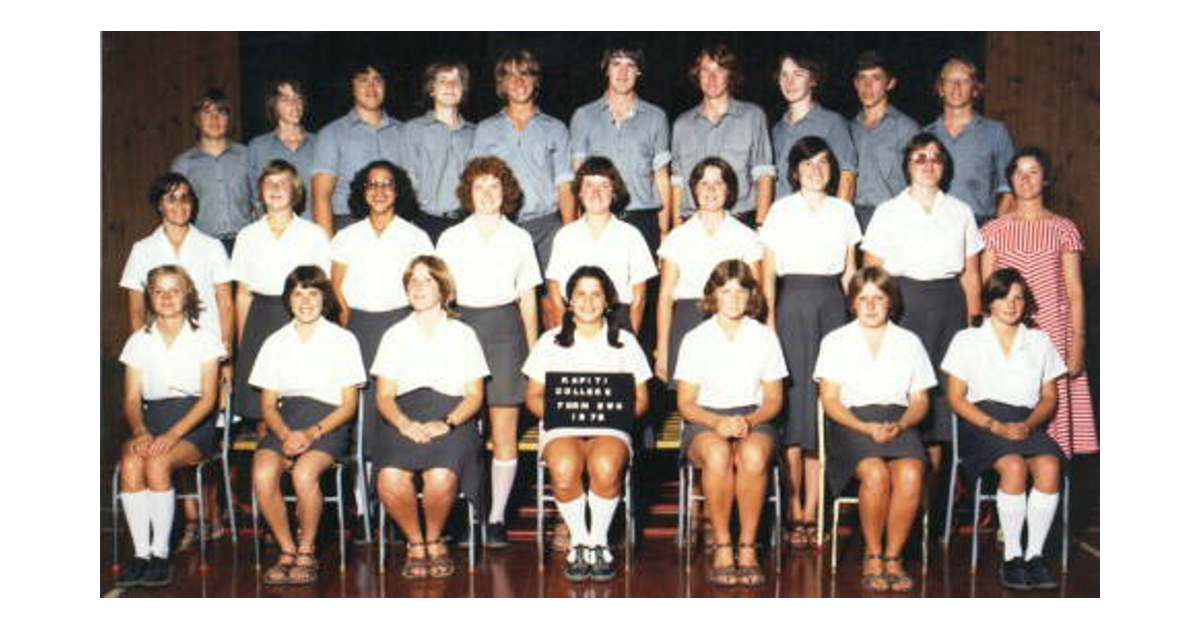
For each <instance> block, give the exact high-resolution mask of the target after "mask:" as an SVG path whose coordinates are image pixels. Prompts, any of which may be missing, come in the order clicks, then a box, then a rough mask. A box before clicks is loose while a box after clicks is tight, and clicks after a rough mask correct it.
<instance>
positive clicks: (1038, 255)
mask: <svg viewBox="0 0 1200 630" xmlns="http://www.w3.org/2000/svg"><path fill="white" fill-rule="evenodd" d="M980 233H981V235H982V236H983V241H984V243H985V246H986V247H987V250H988V251H989V252H991V253H992V255H993V256H994V260H995V264H994V266H993V268H994V269H999V268H1001V267H1014V268H1016V269H1017V271H1020V272H1021V275H1023V276H1025V281H1026V282H1028V283H1029V288H1030V290H1031V291H1033V297H1034V299H1035V300H1037V306H1038V311H1037V313H1036V314H1035V315H1034V317H1033V320H1034V323H1036V324H1037V327H1038V328H1040V329H1042V330H1044V331H1046V333H1047V334H1049V335H1050V340H1051V341H1053V342H1054V347H1055V348H1057V349H1058V352H1059V354H1061V355H1062V358H1063V361H1066V360H1067V354H1068V350H1069V348H1070V344H1071V302H1070V300H1069V299H1068V298H1067V286H1066V282H1065V280H1064V277H1063V253H1064V252H1081V251H1083V238H1081V237H1080V236H1079V230H1078V229H1077V228H1076V227H1075V224H1074V223H1072V222H1071V220H1070V219H1067V218H1065V217H1061V216H1058V215H1051V216H1050V217H1048V218H1044V219H1037V220H1033V221H1028V220H1019V219H1017V217H1016V215H1015V214H1008V215H1005V216H1003V217H1001V218H998V219H996V220H995V221H992V222H991V223H988V224H987V225H986V226H984V227H983V229H982V230H980ZM1095 418H1096V416H1095V413H1094V412H1093V410H1092V395H1091V391H1090V390H1089V389H1088V377H1087V372H1086V371H1085V372H1083V373H1081V374H1080V375H1079V376H1077V377H1075V378H1070V377H1063V378H1061V379H1059V380H1058V411H1057V412H1056V413H1055V415H1054V419H1053V420H1051V421H1050V426H1049V427H1048V429H1047V431H1048V432H1049V434H1050V437H1051V438H1053V439H1054V441H1055V442H1058V445H1059V446H1060V447H1061V448H1062V450H1063V452H1064V453H1066V454H1067V456H1068V457H1069V456H1071V455H1073V454H1075V453H1082V454H1086V453H1095V452H1097V451H1099V450H1100V439H1099V436H1098V435H1097V434H1096V420H1095Z"/></svg>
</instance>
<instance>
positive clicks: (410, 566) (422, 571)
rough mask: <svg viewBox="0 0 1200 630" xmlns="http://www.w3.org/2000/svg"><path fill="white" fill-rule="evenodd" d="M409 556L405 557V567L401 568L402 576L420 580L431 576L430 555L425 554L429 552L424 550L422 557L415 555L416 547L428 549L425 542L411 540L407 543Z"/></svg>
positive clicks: (407, 578)
mask: <svg viewBox="0 0 1200 630" xmlns="http://www.w3.org/2000/svg"><path fill="white" fill-rule="evenodd" d="M407 549H408V557H406V558H405V559H404V568H403V569H401V570H400V577H402V578H404V579H406V580H419V579H422V578H426V577H429V557H428V556H427V555H424V554H426V553H428V552H427V551H423V552H422V555H421V557H419V558H418V557H417V556H415V555H413V550H414V549H426V546H425V543H424V542H410V543H408V545H407Z"/></svg>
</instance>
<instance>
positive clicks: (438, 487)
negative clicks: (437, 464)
mask: <svg viewBox="0 0 1200 630" xmlns="http://www.w3.org/2000/svg"><path fill="white" fill-rule="evenodd" d="M424 481H425V498H426V499H430V498H435V499H452V498H454V494H455V491H456V490H458V476H457V475H455V474H454V472H453V471H450V470H447V469H445V468H437V469H435V470H430V471H428V472H426V473H425V475H424Z"/></svg>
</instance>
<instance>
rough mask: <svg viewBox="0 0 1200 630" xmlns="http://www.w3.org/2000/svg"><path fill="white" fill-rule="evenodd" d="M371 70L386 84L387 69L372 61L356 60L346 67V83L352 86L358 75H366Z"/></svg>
mask: <svg viewBox="0 0 1200 630" xmlns="http://www.w3.org/2000/svg"><path fill="white" fill-rule="evenodd" d="M372 70H374V71H375V72H378V73H379V76H381V77H383V80H384V82H385V83H386V82H387V80H388V67H387V66H386V65H384V64H382V63H380V62H378V61H374V60H358V61H354V62H351V63H350V65H349V66H347V67H346V82H347V83H350V84H353V83H354V79H357V78H358V75H360V74H366V73H368V72H370V71H372Z"/></svg>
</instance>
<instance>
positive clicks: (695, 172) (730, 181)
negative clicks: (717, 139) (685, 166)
mask: <svg viewBox="0 0 1200 630" xmlns="http://www.w3.org/2000/svg"><path fill="white" fill-rule="evenodd" d="M710 166H711V167H714V168H716V169H717V170H719V171H721V180H722V181H724V182H725V203H724V208H725V209H726V210H729V209H730V208H732V207H733V204H735V203H737V198H738V180H737V173H734V172H733V167H732V166H730V165H729V162H726V161H725V160H723V159H721V158H719V157H717V156H715V155H710V156H708V157H706V158H704V159H703V160H700V161H699V162H698V163H696V166H695V167H694V168H692V174H691V176H690V177H688V190H689V191H691V193H692V201H693V202H695V204H696V207H697V208H699V207H700V200H699V199H697V198H696V185H697V184H699V183H700V180H701V179H704V171H705V170H706V169H708V167H710Z"/></svg>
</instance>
